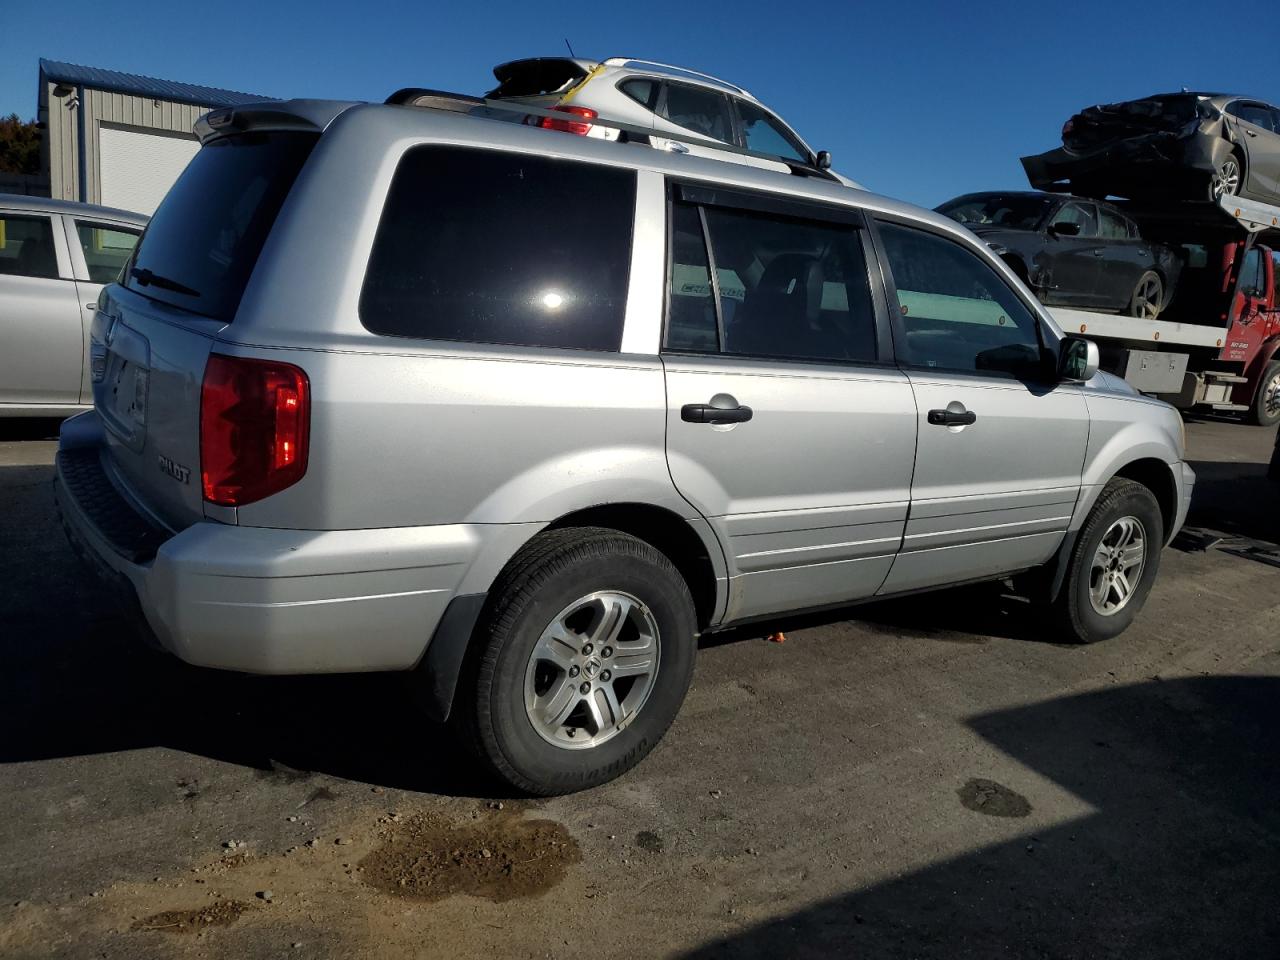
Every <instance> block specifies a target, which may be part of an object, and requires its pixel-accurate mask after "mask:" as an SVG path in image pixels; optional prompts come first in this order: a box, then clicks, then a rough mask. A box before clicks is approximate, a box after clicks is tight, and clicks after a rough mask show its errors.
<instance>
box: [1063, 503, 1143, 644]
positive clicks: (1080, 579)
mask: <svg viewBox="0 0 1280 960" xmlns="http://www.w3.org/2000/svg"><path fill="white" fill-rule="evenodd" d="M1163 546H1164V520H1163V518H1162V517H1161V514H1160V505H1159V504H1158V503H1157V502H1156V498H1155V497H1154V496H1153V495H1152V493H1151V491H1150V490H1148V489H1147V488H1146V487H1144V486H1142V484H1140V483H1135V482H1134V481H1132V480H1125V479H1123V478H1119V477H1117V478H1116V479H1114V480H1112V481H1111V482H1110V483H1108V484H1107V485H1106V487H1105V488H1104V489H1103V491H1102V495H1101V496H1100V497H1099V498H1098V502H1097V504H1095V505H1094V508H1093V511H1092V512H1091V513H1090V514H1089V519H1088V520H1086V521H1085V524H1084V527H1083V528H1082V529H1081V530H1080V535H1079V537H1078V538H1077V540H1076V543H1075V546H1074V548H1073V549H1072V551H1071V556H1070V559H1069V560H1068V567H1067V574H1066V579H1065V580H1064V582H1063V584H1062V589H1061V591H1060V592H1059V594H1058V597H1057V599H1056V600H1055V601H1054V603H1053V608H1052V609H1053V616H1054V619H1055V621H1056V626H1057V628H1058V630H1059V632H1060V633H1061V634H1062V635H1063V637H1064V638H1065V639H1066V640H1068V641H1070V642H1072V643H1096V642H1097V641H1099V640H1109V639H1110V638H1111V637H1114V636H1117V635H1118V634H1120V633H1122V632H1123V631H1124V630H1125V629H1126V628H1127V627H1128V626H1129V624H1131V623H1132V622H1133V620H1134V618H1135V617H1136V616H1137V615H1138V611H1140V610H1141V609H1142V605H1143V604H1144V603H1146V600H1147V594H1148V593H1150V592H1151V584H1152V583H1153V582H1154V581H1155V578H1156V572H1157V571H1158V570H1159V567H1160V551H1161V548H1162V547H1163Z"/></svg>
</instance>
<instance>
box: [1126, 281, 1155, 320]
mask: <svg viewBox="0 0 1280 960" xmlns="http://www.w3.org/2000/svg"><path fill="white" fill-rule="evenodd" d="M1161 292H1162V291H1161V290H1160V280H1159V278H1158V277H1147V278H1145V279H1144V280H1142V281H1141V282H1140V283H1139V284H1138V289H1137V290H1135V291H1134V294H1133V306H1134V313H1133V315H1134V316H1135V317H1141V318H1142V319H1144V320H1154V319H1155V318H1156V317H1158V316H1159V315H1160V298H1161Z"/></svg>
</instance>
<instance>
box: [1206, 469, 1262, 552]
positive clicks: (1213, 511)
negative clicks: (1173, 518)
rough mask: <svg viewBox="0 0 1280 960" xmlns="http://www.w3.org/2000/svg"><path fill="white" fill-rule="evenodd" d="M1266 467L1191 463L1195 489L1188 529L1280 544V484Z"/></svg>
mask: <svg viewBox="0 0 1280 960" xmlns="http://www.w3.org/2000/svg"><path fill="white" fill-rule="evenodd" d="M1267 466H1268V465H1267V464H1265V463H1232V462H1223V461H1210V460H1195V461H1191V469H1193V470H1194V471H1195V472H1196V488H1195V493H1194V495H1193V496H1192V500H1191V510H1190V511H1189V513H1188V515H1187V525H1188V526H1190V527H1198V528H1202V529H1205V530H1210V531H1213V532H1215V533H1219V534H1227V535H1230V536H1234V537H1246V538H1249V539H1252V540H1263V541H1267V542H1269V543H1280V483H1276V482H1275V481H1274V480H1270V479H1268V477H1267Z"/></svg>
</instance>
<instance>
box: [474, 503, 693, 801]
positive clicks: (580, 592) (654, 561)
mask: <svg viewBox="0 0 1280 960" xmlns="http://www.w3.org/2000/svg"><path fill="white" fill-rule="evenodd" d="M623 611H626V612H625V613H623ZM619 617H621V618H622V620H621V625H620V628H619V629H617V630H610V629H609V628H608V627H609V625H610V624H614V623H618V622H619ZM610 618H612V619H610ZM553 626H558V629H557V630H556V631H555V633H557V634H558V635H559V636H562V637H565V638H566V639H568V640H570V641H571V643H560V642H558V641H556V640H554V639H551V637H552V633H553V631H552V627H553ZM611 637H612V638H613V639H609V638H611ZM646 637H648V638H649V641H651V642H649V643H646ZM696 637H697V620H696V617H695V613H694V606H693V598H692V597H691V596H690V594H689V588H688V585H687V584H686V583H685V581H684V579H683V578H682V577H681V576H680V573H679V572H678V571H677V570H676V568H675V566H674V565H673V564H672V563H671V561H670V560H668V559H667V558H666V557H665V556H664V555H663V554H662V553H660V552H659V551H658V550H656V549H654V548H653V547H652V546H650V545H649V544H647V543H645V542H644V541H642V540H638V539H636V538H635V537H631V536H628V535H626V534H623V533H619V532H617V531H614V530H606V529H602V528H596V527H583V528H575V529H566V530H553V531H547V532H544V533H542V534H540V535H539V536H537V537H535V538H534V539H533V540H532V541H530V543H529V544H528V545H527V546H526V547H525V548H524V549H523V550H522V551H521V552H520V553H519V554H518V555H517V556H516V557H515V559H513V560H512V561H511V563H510V564H508V566H507V569H506V570H504V571H503V573H502V574H501V575H500V576H499V578H498V580H497V582H496V583H495V584H494V586H493V589H492V590H491V591H490V594H489V602H488V604H487V605H486V609H485V612H484V613H483V614H482V615H481V620H480V623H479V626H478V630H477V632H476V634H475V636H474V638H473V641H472V650H471V654H470V656H469V661H468V664H467V667H466V668H465V670H464V674H463V677H462V678H461V680H460V683H459V688H458V695H457V698H456V700H455V703H454V709H453V719H454V722H455V723H456V724H457V725H458V726H459V727H460V728H461V729H460V732H461V733H462V734H463V737H464V739H465V740H466V741H467V743H468V744H469V746H470V747H471V749H472V751H473V752H474V753H475V754H476V756H477V757H478V758H479V759H480V760H481V761H482V762H483V763H484V764H485V765H486V766H487V767H488V768H489V769H490V770H491V771H492V772H493V773H494V774H495V775H496V776H498V777H499V778H501V779H502V780H504V781H506V782H507V783H508V784H510V785H511V786H513V787H515V788H516V789H517V790H519V791H522V792H524V793H529V794H536V795H541V796H551V795H554V794H560V793H570V792H573V791H575V790H584V789H587V788H588V787H594V786H597V785H599V784H602V783H605V782H606V781H609V780H612V779H614V778H615V777H617V776H620V775H621V774H623V773H625V772H626V771H627V770H629V769H631V767H633V766H635V765H636V764H637V763H639V762H640V760H642V759H643V758H644V757H645V755H647V754H648V753H649V751H650V750H652V749H653V747H654V746H655V745H656V744H657V742H658V741H659V740H660V739H662V735H663V734H664V733H666V731H667V728H668V727H669V726H670V725H671V721H672V720H674V719H675V716H676V713H677V712H678V711H679V709H680V705H681V703H683V702H684V697H685V693H686V692H687V691H688V689H689V682H690V680H691V679H692V677H693V663H694V657H695V653H696V648H697V644H696ZM588 643H590V644H591V646H590V647H588V646H587V644H588ZM615 648H616V649H615ZM626 651H630V652H626ZM646 651H648V653H646ZM624 662H625V669H626V670H627V675H625V676H622V675H620V676H618V677H614V676H612V670H611V669H610V664H612V665H613V668H614V669H616V670H617V671H618V672H619V673H621V671H622V669H623V664H624ZM646 666H647V667H648V670H647V672H641V671H644V670H645V667H646ZM570 671H573V672H572V673H571V672H570ZM584 685H585V686H586V687H589V688H590V692H589V693H588V694H587V695H585V696H584V695H583V693H582V690H583V688H584ZM606 688H607V689H606ZM609 691H611V692H612V699H610V697H609V695H608V692H609ZM527 695H528V696H531V697H532V698H533V699H532V701H531V703H532V706H529V707H527V706H526V696H527ZM592 704H594V705H595V708H596V711H597V712H596V714H594V715H593V714H592V711H591V707H592ZM610 708H612V710H613V711H616V714H615V715H616V716H618V717H621V718H622V719H621V720H620V722H611V721H610V717H611V714H610ZM553 716H554V717H555V719H551V718H552V717H553ZM535 718H537V719H535ZM602 718H603V719H604V720H606V721H607V722H606V723H603V724H602V723H600V722H599V721H600V719H602Z"/></svg>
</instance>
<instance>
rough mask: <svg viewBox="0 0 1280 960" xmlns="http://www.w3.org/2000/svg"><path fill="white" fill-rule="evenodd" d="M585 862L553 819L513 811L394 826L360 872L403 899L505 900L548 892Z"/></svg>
mask: <svg viewBox="0 0 1280 960" xmlns="http://www.w3.org/2000/svg"><path fill="white" fill-rule="evenodd" d="M581 859H582V855H581V852H580V851H579V849H578V843H577V841H576V840H574V839H573V837H571V836H570V835H569V832H568V831H567V830H565V828H564V827H563V826H562V825H561V824H558V823H553V822H552V821H550V820H521V819H519V818H518V817H517V816H511V815H507V816H500V817H496V818H493V819H484V820H481V821H476V822H471V823H463V824H453V823H450V822H449V821H447V820H445V819H444V818H442V817H439V816H435V815H433V814H424V815H421V816H417V817H413V818H412V819H409V820H406V821H405V822H404V823H401V824H398V825H397V826H395V827H393V828H392V829H390V830H388V831H387V833H386V834H385V835H384V840H383V843H382V846H380V847H379V848H378V849H377V850H375V851H373V853H371V854H369V855H368V856H367V857H365V858H364V859H363V860H361V861H360V871H361V876H362V877H363V878H364V881H365V882H366V883H368V884H370V885H371V886H373V887H376V888H377V889H379V890H382V891H384V892H386V893H390V894H394V895H396V896H401V897H410V898H413V899H415V900H443V899H444V898H445V897H449V896H453V895H454V894H458V893H465V894H469V895H470V896H473V897H484V898H485V899H487V900H494V901H502V900H513V899H516V898H518V897H534V896H537V895H538V894H541V893H545V892H546V891H547V890H550V889H551V888H552V887H554V886H555V885H556V884H558V883H559V882H560V881H561V880H562V879H564V874H565V871H566V870H567V869H568V867H569V866H570V864H574V863H577V862H578V861H579V860H581Z"/></svg>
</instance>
